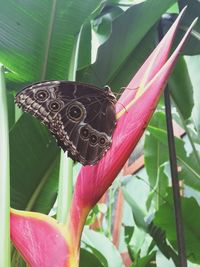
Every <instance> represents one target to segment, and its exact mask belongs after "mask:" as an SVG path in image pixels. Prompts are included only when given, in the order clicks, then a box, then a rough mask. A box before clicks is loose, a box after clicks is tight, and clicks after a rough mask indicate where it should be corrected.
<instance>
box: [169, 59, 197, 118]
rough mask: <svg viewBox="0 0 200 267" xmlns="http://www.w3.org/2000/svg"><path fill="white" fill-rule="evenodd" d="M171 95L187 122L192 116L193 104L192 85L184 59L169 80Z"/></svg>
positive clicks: (180, 60)
mask: <svg viewBox="0 0 200 267" xmlns="http://www.w3.org/2000/svg"><path fill="white" fill-rule="evenodd" d="M168 84H169V88H170V93H171V96H172V98H173V101H174V103H175V105H176V107H177V109H178V111H179V113H180V115H181V117H182V118H183V119H184V120H186V119H188V118H189V117H190V116H191V112H192V108H193V105H194V102H193V89H192V83H191V80H190V77H189V73H188V70H187V65H186V62H185V60H184V58H183V57H180V58H179V60H178V62H177V63H176V66H175V68H174V71H173V73H172V75H171V77H170V79H169V82H168Z"/></svg>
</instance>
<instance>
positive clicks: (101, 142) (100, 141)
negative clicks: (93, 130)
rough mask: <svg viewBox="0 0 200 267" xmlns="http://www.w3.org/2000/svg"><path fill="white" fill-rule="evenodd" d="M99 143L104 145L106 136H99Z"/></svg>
mask: <svg viewBox="0 0 200 267" xmlns="http://www.w3.org/2000/svg"><path fill="white" fill-rule="evenodd" d="M99 144H100V145H101V146H104V145H105V144H106V138H105V137H101V138H100V139H99Z"/></svg>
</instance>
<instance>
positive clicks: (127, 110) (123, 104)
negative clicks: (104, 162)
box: [117, 101, 128, 112]
mask: <svg viewBox="0 0 200 267" xmlns="http://www.w3.org/2000/svg"><path fill="white" fill-rule="evenodd" d="M117 104H120V105H121V106H122V107H123V109H124V110H125V111H126V112H128V109H127V108H126V107H125V106H124V104H122V103H121V102H119V101H118V102H117Z"/></svg>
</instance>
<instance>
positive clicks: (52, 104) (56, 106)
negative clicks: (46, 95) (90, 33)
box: [48, 100, 61, 112]
mask: <svg viewBox="0 0 200 267" xmlns="http://www.w3.org/2000/svg"><path fill="white" fill-rule="evenodd" d="M48 107H49V109H50V110H51V111H54V112H55V111H59V110H60V108H61V104H60V103H59V102H58V101H55V100H53V101H51V102H50V103H49V105H48Z"/></svg>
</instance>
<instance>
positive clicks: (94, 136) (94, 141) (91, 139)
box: [90, 134, 98, 145]
mask: <svg viewBox="0 0 200 267" xmlns="http://www.w3.org/2000/svg"><path fill="white" fill-rule="evenodd" d="M97 141H98V138H97V136H96V135H95V134H92V135H91V136H90V143H91V145H96V143H97Z"/></svg>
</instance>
